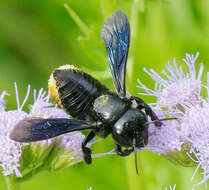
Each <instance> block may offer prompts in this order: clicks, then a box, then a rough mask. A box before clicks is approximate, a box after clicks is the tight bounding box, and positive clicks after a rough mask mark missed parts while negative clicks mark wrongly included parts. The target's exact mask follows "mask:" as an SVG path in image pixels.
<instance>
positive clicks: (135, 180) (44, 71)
mask: <svg viewBox="0 0 209 190" xmlns="http://www.w3.org/2000/svg"><path fill="white" fill-rule="evenodd" d="M64 3H67V4H69V6H70V8H71V9H70V11H71V16H70V15H69V14H68V12H67V11H66V9H65V8H64ZM118 9H120V10H123V11H124V12H125V13H126V14H127V16H128V17H129V20H130V22H131V32H132V38H131V40H132V41H131V49H130V56H129V60H128V68H127V89H128V91H129V92H131V93H132V94H133V95H137V92H139V90H138V89H137V88H136V87H135V86H136V84H137V82H136V79H137V78H139V79H140V80H141V81H142V82H143V83H144V84H146V85H148V86H149V87H153V85H154V83H153V81H151V80H150V79H149V78H148V77H147V76H146V74H145V73H144V72H143V71H142V69H143V67H146V68H148V69H149V68H154V69H155V70H157V71H160V70H162V69H163V68H164V66H165V64H166V63H167V61H168V60H171V59H172V58H173V57H176V58H177V61H178V62H181V59H182V58H183V57H184V55H185V53H194V54H195V53H196V52H200V57H199V59H198V61H199V62H204V63H205V70H206V71H207V70H208V68H209V66H208V64H207V63H209V11H208V10H209V1H204V0H87V1H84V0H69V1H64V0H44V1H43V0H6V1H4V0H1V1H0V92H1V91H2V90H6V91H7V92H8V93H9V94H11V96H9V97H7V108H8V109H15V108H16V101H15V95H14V85H13V84H14V82H15V81H16V82H17V84H18V87H19V95H20V97H21V98H20V99H21V100H23V98H24V95H25V93H26V89H27V85H28V84H30V85H31V86H32V88H36V89H39V88H41V87H43V88H44V89H46V90H47V80H48V78H49V75H50V72H51V71H52V70H53V69H54V68H56V67H58V66H60V65H64V64H73V65H76V66H77V67H79V68H82V69H83V70H84V71H86V72H88V73H90V74H91V75H92V76H94V77H96V78H97V79H99V80H100V81H101V82H102V83H104V84H106V85H107V86H108V87H109V88H111V89H113V84H112V80H111V76H110V72H109V70H107V69H109V68H108V64H107V59H106V52H105V48H104V45H103V41H102V39H101V38H100V31H101V27H102V25H103V23H104V21H105V19H106V18H107V17H108V16H109V15H110V14H111V13H112V12H114V11H116V10H118ZM73 13H76V15H77V16H79V18H80V19H81V20H80V21H81V22H79V20H78V19H77V17H76V16H75V15H74V14H73ZM73 15H74V16H73ZM72 16H73V17H72ZM205 76H206V75H205V74H204V79H205V78H206V77H205ZM144 99H145V100H146V101H147V102H151V101H153V100H154V99H153V98H148V97H144ZM31 101H32V96H31V97H30V99H29V101H28V103H30V102H31ZM27 109H28V108H27V107H25V110H27ZM112 146H113V144H112V141H111V138H108V139H107V140H103V141H101V142H100V143H98V144H97V145H95V146H94V147H93V148H94V152H105V151H108V150H110V149H111V148H112ZM139 156H140V158H139V162H140V175H139V176H137V175H136V172H135V168H134V159H133V157H132V156H129V157H128V158H122V157H119V156H105V157H102V158H97V159H94V161H93V164H92V165H90V166H88V165H86V164H85V163H81V164H77V165H75V166H73V167H71V168H69V169H65V170H62V171H59V172H54V173H52V172H42V173H40V174H38V175H37V176H35V177H34V178H33V179H32V180H29V181H27V182H25V183H23V184H22V189H24V190H28V189H30V190H37V189H38V190H48V189H49V190H58V189H59V190H63V189H72V190H75V189H76V190H86V189H87V188H88V187H92V188H93V190H106V189H120V190H127V189H130V190H139V189H143V190H152V189H155V190H157V189H159V190H163V189H165V187H166V186H168V185H169V184H170V185H174V184H176V185H177V188H176V189H177V190H187V189H191V188H192V184H194V183H196V182H198V181H199V180H200V179H201V176H200V175H199V176H197V177H196V179H195V181H194V182H191V181H190V178H191V176H192V174H193V171H194V169H195V168H184V167H181V166H176V165H173V164H171V163H170V162H169V161H167V160H166V159H164V158H163V157H160V156H158V155H156V154H153V153H149V152H144V153H139ZM0 189H6V186H5V183H4V179H3V178H2V177H1V178H0ZM195 189H204V186H203V185H202V186H199V187H197V188H195Z"/></svg>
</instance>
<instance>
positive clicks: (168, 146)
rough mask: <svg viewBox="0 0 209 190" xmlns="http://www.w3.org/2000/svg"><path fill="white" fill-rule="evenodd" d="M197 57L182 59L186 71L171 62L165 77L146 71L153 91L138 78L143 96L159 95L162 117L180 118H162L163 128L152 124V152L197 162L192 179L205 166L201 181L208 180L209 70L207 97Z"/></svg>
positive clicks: (157, 106) (177, 160)
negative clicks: (202, 90)
mask: <svg viewBox="0 0 209 190" xmlns="http://www.w3.org/2000/svg"><path fill="white" fill-rule="evenodd" d="M198 55H199V53H197V54H196V55H195V56H193V55H189V54H186V59H183V61H184V63H186V65H187V67H188V72H187V73H186V72H184V71H183V69H182V67H181V66H179V67H178V66H177V65H176V61H175V59H174V62H173V67H172V66H171V65H170V64H168V65H167V70H168V73H167V72H165V71H162V73H163V74H164V75H165V78H163V77H161V76H160V75H159V74H157V73H156V72H155V71H154V70H152V69H151V70H150V72H148V71H147V70H145V72H146V73H147V74H148V75H149V76H150V77H151V78H152V79H153V80H154V81H155V83H156V84H155V89H154V90H151V89H149V88H148V87H146V86H145V85H143V84H142V83H141V82H140V81H139V86H138V87H139V88H142V89H144V90H145V91H146V93H141V94H143V95H149V96H156V97H157V102H156V103H153V104H152V105H155V107H154V108H153V110H154V111H155V113H156V114H157V115H158V117H159V118H160V119H162V118H167V117H170V118H172V117H177V118H179V120H178V121H177V120H173V121H163V125H162V126H161V128H156V127H155V126H153V125H150V126H149V130H148V131H149V143H148V148H149V149H150V150H151V151H154V152H157V153H159V154H163V155H164V156H165V157H166V158H168V159H169V160H170V161H172V162H175V163H178V164H181V165H192V164H191V163H190V162H192V163H193V164H196V165H197V168H196V169H195V172H194V174H193V176H192V178H191V179H193V178H194V176H195V174H196V172H197V171H198V169H199V168H201V169H202V172H201V174H202V175H203V179H202V181H200V182H199V183H198V184H196V185H195V186H197V185H200V184H202V183H206V182H207V180H208V179H209V73H208V74H207V76H208V81H207V86H206V90H207V93H208V97H207V98H204V97H202V96H201V89H202V88H203V87H205V85H203V83H202V81H201V76H202V73H203V65H201V66H200V68H199V71H198V72H197V71H196V69H195V62H196V60H197V57H198Z"/></svg>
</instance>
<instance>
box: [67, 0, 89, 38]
mask: <svg viewBox="0 0 209 190" xmlns="http://www.w3.org/2000/svg"><path fill="white" fill-rule="evenodd" d="M64 7H65V9H66V10H67V12H68V14H69V15H70V16H71V17H72V19H73V20H74V22H75V23H76V24H77V25H78V27H79V28H80V30H81V31H82V32H83V33H84V35H85V36H89V34H90V32H91V31H90V29H89V28H88V26H87V25H86V24H85V23H84V22H83V21H82V20H81V18H80V17H79V16H78V15H77V14H76V12H74V11H73V9H72V8H71V7H70V6H69V5H68V4H67V3H65V4H64Z"/></svg>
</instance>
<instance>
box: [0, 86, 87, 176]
mask: <svg viewBox="0 0 209 190" xmlns="http://www.w3.org/2000/svg"><path fill="white" fill-rule="evenodd" d="M15 92H16V100H17V110H10V111H5V99H4V97H5V95H7V94H6V92H4V91H3V93H2V94H1V95H0V167H1V171H2V174H3V175H4V176H8V175H14V176H16V177H23V179H24V174H25V173H27V175H28V174H29V173H30V172H31V175H32V174H33V173H36V171H35V170H34V169H35V168H37V167H38V168H39V170H40V168H43V169H49V168H51V166H54V165H56V166H57V165H59V168H58V169H61V168H65V167H69V166H70V165H72V164H75V163H77V162H80V161H82V160H83V157H82V151H81V142H82V140H83V139H84V135H82V133H80V132H73V133H71V134H64V135H61V136H59V137H55V138H52V139H48V140H43V141H39V142H34V143H20V142H15V141H13V140H11V139H10V138H9V134H10V132H11V131H12V129H13V128H14V127H15V125H16V124H17V123H19V122H20V121H21V120H24V119H27V118H30V117H38V118H68V115H67V114H66V113H65V112H64V111H63V110H61V109H60V108H58V107H56V106H55V105H53V104H52V103H50V102H49V95H48V94H46V92H45V91H43V89H41V90H40V91H38V92H37V91H34V104H32V105H30V111H29V113H26V112H24V111H23V110H22V109H23V107H24V105H25V103H26V101H27V99H28V97H29V94H30V86H29V87H28V90H27V93H26V96H25V98H24V100H23V103H22V104H20V101H19V95H18V90H17V85H16V84H15ZM63 155H65V158H64V159H63ZM25 158H27V159H25ZM29 161H30V162H29ZM55 169H57V168H55ZM25 171H27V172H25Z"/></svg>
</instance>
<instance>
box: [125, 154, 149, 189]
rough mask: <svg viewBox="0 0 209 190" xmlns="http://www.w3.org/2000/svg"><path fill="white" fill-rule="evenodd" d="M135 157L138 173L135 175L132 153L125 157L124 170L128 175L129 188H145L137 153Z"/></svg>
mask: <svg viewBox="0 0 209 190" xmlns="http://www.w3.org/2000/svg"><path fill="white" fill-rule="evenodd" d="M137 157H138V168H139V175H137V173H136V168H135V162H134V154H132V155H131V156H127V157H126V170H127V176H128V184H129V190H140V189H143V190H146V187H145V183H144V174H143V172H142V167H141V166H140V158H139V153H138V155H137Z"/></svg>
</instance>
